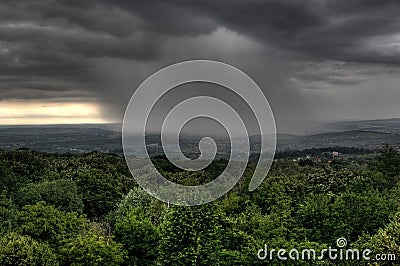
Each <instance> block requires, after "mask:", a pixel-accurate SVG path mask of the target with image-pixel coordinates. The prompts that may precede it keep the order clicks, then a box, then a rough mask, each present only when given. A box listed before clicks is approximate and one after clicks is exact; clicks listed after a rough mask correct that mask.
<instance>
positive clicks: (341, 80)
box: [0, 0, 400, 132]
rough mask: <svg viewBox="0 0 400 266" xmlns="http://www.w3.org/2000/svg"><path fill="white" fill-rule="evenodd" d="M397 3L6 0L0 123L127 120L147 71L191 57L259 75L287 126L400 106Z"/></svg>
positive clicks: (384, 114)
mask: <svg viewBox="0 0 400 266" xmlns="http://www.w3.org/2000/svg"><path fill="white" fill-rule="evenodd" d="M399 13H400V3H399V2H398V1H396V0H364V1H359V0H347V1H343V0H302V1H298V0H293V1H292V0H273V1H270V0H248V1H239V0H221V1H211V0H201V1H200V0H191V1H187V0H186V1H184V0H175V1H153V0H146V1H141V0H137V1H122V0H115V1H105V0H97V1H88V0H19V1H14V0H2V1H1V2H0V111H1V113H0V124H3V125H4V124H54V123H61V124H62V123H103V122H104V123H105V122H121V120H122V117H123V114H124V110H125V108H126V106H127V103H128V100H129V98H130V97H131V95H132V93H133V92H134V90H135V88H137V87H138V86H139V85H140V84H141V83H142V82H143V81H144V80H145V79H146V78H147V77H148V76H149V75H151V74H153V73H154V72H156V71H158V70H160V69H162V68H163V67H166V66H168V65H170V64H173V63H177V62H181V61H185V60H193V59H210V60H217V61H222V62H225V63H228V64H231V65H233V66H235V67H237V68H239V69H241V70H242V71H244V72H246V73H247V74H248V75H250V76H251V77H252V78H253V79H254V80H255V81H256V82H257V84H258V85H259V86H260V87H261V89H262V90H263V92H264V94H265V95H266V97H267V98H268V100H269V103H270V105H271V108H272V110H273V112H274V115H275V119H276V123H277V127H278V131H280V132H296V131H301V130H304V129H307V128H312V127H314V126H316V125H318V124H321V123H325V122H330V121H340V120H360V119H377V118H391V117H400V107H399V104H398V102H399V100H400V75H399V74H400V68H399V66H400V16H398V14H399ZM182 90H183V91H185V89H182ZM215 90H216V88H215V87H206V86H202V85H201V86H195V87H192V88H189V87H188V88H187V89H186V91H193V92H197V93H199V92H201V93H203V92H207V91H208V92H210V91H215ZM226 97H228V98H229V97H230V96H229V95H227V96H226ZM177 98H179V97H174V96H170V97H169V98H168V100H167V101H165V102H167V104H165V106H161V107H160V110H163V109H165V108H167V107H166V106H170V105H171V101H173V100H174V99H175V100H176V99H177ZM237 104H238V105H240V104H239V103H237ZM233 105H235V101H234V100H233Z"/></svg>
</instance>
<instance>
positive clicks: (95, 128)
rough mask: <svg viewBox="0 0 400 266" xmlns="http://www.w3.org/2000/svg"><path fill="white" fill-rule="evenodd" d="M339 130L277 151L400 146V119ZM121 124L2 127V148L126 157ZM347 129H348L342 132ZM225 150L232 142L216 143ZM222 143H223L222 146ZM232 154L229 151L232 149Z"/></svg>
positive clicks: (282, 143)
mask: <svg viewBox="0 0 400 266" xmlns="http://www.w3.org/2000/svg"><path fill="white" fill-rule="evenodd" d="M331 127H332V128H335V129H336V130H335V131H332V132H329V133H320V134H313V135H302V136H296V135H291V134H283V133H279V134H277V140H278V142H277V151H287V150H304V149H310V148H325V147H336V146H341V147H356V148H379V147H381V146H382V145H383V144H400V119H386V120H371V121H353V122H347V121H346V122H338V123H334V124H331ZM120 128H121V125H120V124H83V125H41V126H0V149H7V150H10V149H18V148H29V149H35V150H39V151H45V152H57V153H67V152H69V153H84V152H91V151H94V150H97V151H101V152H109V153H118V154H122V145H121V130H120ZM342 129H344V130H342ZM146 139H147V143H148V144H153V145H152V148H153V150H154V151H156V152H160V149H161V148H160V146H158V145H154V144H160V143H159V142H160V136H157V135H152V136H148V137H147V138H146ZM198 139H199V138H198V137H183V138H182V139H181V144H182V147H183V149H184V150H185V149H186V150H189V151H193V150H196V149H197V142H196V141H198ZM216 141H217V144H218V143H219V144H220V146H219V147H225V152H227V150H226V147H228V146H226V144H224V143H227V142H228V140H226V139H222V138H221V139H218V140H216ZM221 143H222V144H221ZM250 143H251V145H252V148H251V150H252V152H258V151H259V147H260V145H259V144H260V136H251V137H250ZM228 151H229V150H228Z"/></svg>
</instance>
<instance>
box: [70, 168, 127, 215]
mask: <svg viewBox="0 0 400 266" xmlns="http://www.w3.org/2000/svg"><path fill="white" fill-rule="evenodd" d="M76 183H77V185H78V190H79V192H80V194H81V195H82V201H83V213H85V214H87V215H88V216H89V218H94V217H103V216H105V215H106V214H107V213H109V212H110V211H111V210H113V209H114V208H115V207H116V205H117V203H118V201H119V200H120V199H121V197H122V195H123V189H122V184H121V183H120V180H119V179H118V177H117V176H114V175H113V174H111V173H107V172H105V171H102V170H99V169H90V170H86V171H82V172H81V173H79V176H78V177H77V180H76Z"/></svg>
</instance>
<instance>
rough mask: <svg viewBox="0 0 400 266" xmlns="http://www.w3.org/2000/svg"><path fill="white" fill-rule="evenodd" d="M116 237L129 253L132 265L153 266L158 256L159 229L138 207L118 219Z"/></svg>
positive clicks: (115, 230)
mask: <svg viewBox="0 0 400 266" xmlns="http://www.w3.org/2000/svg"><path fill="white" fill-rule="evenodd" d="M114 235H115V239H116V241H118V242H119V243H122V244H123V245H124V247H125V249H126V250H127V251H128V256H129V262H130V264H131V265H152V264H153V262H154V261H155V259H156V256H157V251H158V250H157V246H158V241H159V233H158V228H157V227H156V226H155V225H153V224H152V222H151V220H150V219H149V218H148V217H146V215H145V213H144V211H143V210H142V209H140V208H138V207H136V208H131V209H130V211H129V212H128V213H126V215H125V216H122V217H118V219H117V221H116V224H115V229H114Z"/></svg>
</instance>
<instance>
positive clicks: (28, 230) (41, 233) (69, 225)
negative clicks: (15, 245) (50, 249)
mask: <svg viewBox="0 0 400 266" xmlns="http://www.w3.org/2000/svg"><path fill="white" fill-rule="evenodd" d="M18 223H19V227H18V231H20V232H21V233H22V234H25V235H29V236H32V237H33V238H35V239H38V240H41V241H43V242H48V243H49V244H51V245H52V246H56V247H57V246H59V245H60V242H61V241H63V240H65V239H68V238H70V237H72V236H74V235H76V234H77V233H78V232H79V231H80V230H83V229H85V228H86V227H87V226H88V223H89V221H88V220H87V219H86V218H85V217H84V216H82V215H78V214H77V213H75V212H63V211H59V210H57V209H56V208H55V207H54V206H51V205H46V203H45V202H38V203H37V204H36V205H32V206H30V205H28V206H25V207H23V208H22V211H21V212H20V213H19V217H18Z"/></svg>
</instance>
